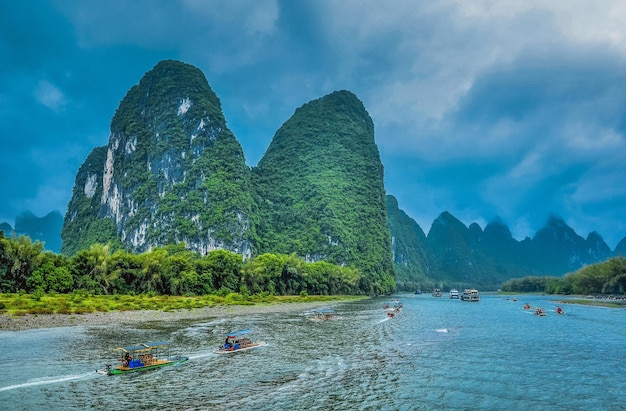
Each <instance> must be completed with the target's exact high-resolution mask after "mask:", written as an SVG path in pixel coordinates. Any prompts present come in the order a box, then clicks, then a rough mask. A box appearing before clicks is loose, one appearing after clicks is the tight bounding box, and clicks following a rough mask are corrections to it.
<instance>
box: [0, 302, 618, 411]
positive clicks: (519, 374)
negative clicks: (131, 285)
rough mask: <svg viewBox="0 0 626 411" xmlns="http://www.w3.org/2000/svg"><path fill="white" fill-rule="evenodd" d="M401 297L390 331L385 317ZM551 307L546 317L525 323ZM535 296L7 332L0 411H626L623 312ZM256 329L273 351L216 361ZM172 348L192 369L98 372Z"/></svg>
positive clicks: (1, 339) (2, 343)
mask: <svg viewBox="0 0 626 411" xmlns="http://www.w3.org/2000/svg"><path fill="white" fill-rule="evenodd" d="M395 298H399V300H400V302H401V303H402V304H403V308H402V310H401V312H400V313H399V314H398V315H397V316H396V317H395V318H389V317H387V316H386V314H385V310H384V309H383V305H384V304H385V303H392V304H393V300H394V299H395ZM524 303H529V304H530V305H532V306H533V307H538V306H540V307H543V308H544V309H545V310H546V312H547V314H548V315H547V316H545V317H538V316H535V315H534V314H533V312H532V311H528V310H524V309H523V308H522V306H523V305H524ZM556 306H557V303H556V302H553V301H552V299H551V298H550V297H545V296H538V295H531V296H529V295H524V296H520V297H519V300H518V301H512V299H511V300H508V301H507V299H506V298H505V297H500V296H498V295H489V294H488V295H482V298H481V301H480V302H478V303H468V302H461V301H458V300H451V299H449V298H447V295H446V294H444V297H441V298H434V297H431V296H430V295H412V294H407V295H398V296H396V297H393V298H387V299H384V298H374V299H367V300H361V301H353V302H348V303H340V304H336V305H329V306H328V308H333V309H334V310H335V312H336V314H337V315H338V316H339V317H338V318H337V319H335V320H332V321H322V322H316V321H309V320H308V318H309V315H310V314H311V313H307V312H298V311H294V312H291V313H272V314H259V315H246V316H245V317H243V316H242V317H234V318H229V319H228V320H225V319H216V318H207V319H204V320H185V321H179V322H153V323H142V324H139V325H134V326H132V327H131V326H128V325H125V326H113V325H106V326H101V325H99V326H90V327H82V326H81V327H65V328H49V329H38V330H29V331H19V332H9V331H3V332H0V348H1V352H2V357H3V361H4V364H3V365H2V372H1V373H0V408H1V409H3V410H40V409H45V410H57V409H58V410H74V409H113V410H117V409H133V410H152V409H185V410H466V409H483V410H518V409H519V410H542V411H543V410H626V397H624V393H626V310H625V309H612V308H602V307H592V306H581V305H571V304H567V305H562V307H563V308H564V309H565V311H566V313H565V315H557V314H556V313H555V311H554V310H555V308H556ZM238 329H252V330H253V331H254V332H253V333H252V334H250V336H251V337H252V338H253V339H255V340H263V341H265V342H267V343H268V345H267V346H265V347H260V348H257V349H254V350H250V351H246V352H241V353H236V354H232V355H216V354H214V351H215V349H216V348H217V347H218V345H219V344H221V343H222V342H223V340H224V334H225V333H227V332H229V331H234V330H238ZM162 340H167V341H170V342H171V343H172V354H180V355H186V356H189V357H190V360H189V361H188V362H186V363H184V364H181V365H176V366H171V367H166V368H162V369H158V370H153V371H146V372H139V373H134V374H129V375H116V376H103V375H100V374H97V373H96V372H95V370H96V369H102V368H103V367H104V365H105V364H107V363H114V362H115V359H116V358H115V357H116V355H115V354H114V353H113V348H115V347H119V346H124V345H132V344H134V343H138V342H145V341H162Z"/></svg>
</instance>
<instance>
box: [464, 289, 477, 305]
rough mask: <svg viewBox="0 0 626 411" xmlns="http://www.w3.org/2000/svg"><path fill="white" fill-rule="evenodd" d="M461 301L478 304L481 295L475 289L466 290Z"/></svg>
mask: <svg viewBox="0 0 626 411" xmlns="http://www.w3.org/2000/svg"><path fill="white" fill-rule="evenodd" d="M461 301H469V302H478V301H480V295H479V294H478V290H477V289H475V288H466V289H465V291H463V294H461Z"/></svg>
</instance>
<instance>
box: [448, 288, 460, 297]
mask: <svg viewBox="0 0 626 411" xmlns="http://www.w3.org/2000/svg"><path fill="white" fill-rule="evenodd" d="M449 295H450V298H454V299H457V300H458V299H459V290H457V289H456V288H453V289H451V290H450V293H449Z"/></svg>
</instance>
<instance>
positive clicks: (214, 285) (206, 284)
mask: <svg viewBox="0 0 626 411" xmlns="http://www.w3.org/2000/svg"><path fill="white" fill-rule="evenodd" d="M363 281H364V280H363V278H362V275H361V273H360V272H359V271H358V270H356V269H354V268H350V267H340V266H337V265H333V264H329V263H326V262H315V263H307V262H305V261H303V260H302V259H300V258H298V257H296V256H295V255H283V254H270V253H266V254H262V255H259V256H257V257H255V258H253V259H251V260H248V261H245V262H244V261H243V258H242V256H241V255H239V254H235V253H232V252H230V251H226V250H216V251H212V252H210V253H209V254H208V255H206V256H201V255H200V254H198V253H195V252H192V251H190V250H188V249H186V248H185V245H184V244H176V245H169V246H164V247H157V248H153V249H152V250H151V251H149V252H146V253H142V254H132V253H129V252H127V251H123V250H118V251H115V252H111V251H110V249H109V246H108V245H102V244H93V245H92V246H91V247H90V248H89V249H87V250H82V251H79V252H77V253H76V254H75V255H73V256H72V257H67V256H65V255H63V254H55V253H52V252H49V251H44V249H43V243H41V242H38V241H35V242H32V241H31V240H30V238H29V237H27V236H20V237H17V238H5V237H4V235H3V233H2V232H0V292H2V293H16V292H26V293H34V292H37V293H68V292H71V291H74V290H84V291H87V292H89V293H93V294H143V293H149V294H157V295H158V294H161V295H205V294H224V295H227V294H229V293H231V292H238V293H241V294H242V295H250V294H260V293H269V294H274V295H298V294H303V293H306V294H310V295H332V294H351V295H358V294H362V292H361V291H360V290H363V289H366V287H365V286H366V285H365V284H362V282H363Z"/></svg>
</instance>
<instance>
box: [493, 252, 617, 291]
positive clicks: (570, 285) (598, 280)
mask: <svg viewBox="0 0 626 411" xmlns="http://www.w3.org/2000/svg"><path fill="white" fill-rule="evenodd" d="M501 290H502V291H505V292H542V293H543V292H545V293H547V294H624V291H625V290H626V258H624V257H621V256H620V257H615V258H611V259H609V260H607V261H605V262H602V263H597V264H591V265H588V266H586V267H583V268H581V269H580V270H578V271H576V272H574V273H570V274H567V275H565V276H564V277H562V278H560V277H533V276H529V277H524V278H513V279H510V280H508V281H506V282H505V283H503V284H502V287H501Z"/></svg>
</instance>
